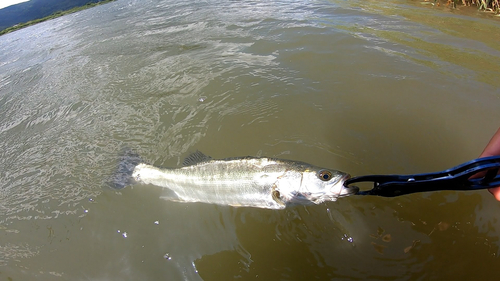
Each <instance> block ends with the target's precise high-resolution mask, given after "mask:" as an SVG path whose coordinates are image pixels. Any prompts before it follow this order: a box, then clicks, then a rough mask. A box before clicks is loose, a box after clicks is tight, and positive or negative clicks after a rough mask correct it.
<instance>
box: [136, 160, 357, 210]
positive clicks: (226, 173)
mask: <svg viewBox="0 0 500 281" xmlns="http://www.w3.org/2000/svg"><path fill="white" fill-rule="evenodd" d="M185 162H186V163H185V164H187V166H184V167H182V168H176V169H170V168H158V167H154V166H151V165H147V164H144V163H141V164H138V165H137V166H135V168H134V169H133V172H132V177H133V178H134V180H135V181H137V182H139V183H144V184H151V185H155V186H159V187H162V188H165V189H166V191H167V192H166V193H167V195H165V199H167V200H171V201H178V202H204V203H211V204H218V205H230V206H247V207H257V208H266V209H284V208H285V207H286V206H289V205H294V204H301V205H311V204H320V203H322V202H325V201H335V200H337V198H338V197H343V196H348V195H352V194H355V193H356V192H357V191H358V189H357V188H356V187H344V186H343V183H344V181H345V180H347V179H348V178H350V176H349V174H346V173H343V172H340V171H335V170H329V169H324V168H320V167H316V166H313V165H310V164H307V163H303V162H297V161H290V160H282V159H274V158H254V157H242V158H230V159H222V160H212V159H211V158H210V157H207V156H205V155H203V154H202V153H201V152H196V153H194V154H193V155H191V156H190V157H188V158H187V161H185Z"/></svg>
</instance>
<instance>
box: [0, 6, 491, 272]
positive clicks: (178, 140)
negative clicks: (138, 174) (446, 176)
mask: <svg viewBox="0 0 500 281" xmlns="http://www.w3.org/2000/svg"><path fill="white" fill-rule="evenodd" d="M464 26H469V27H470V28H464ZM499 26H500V25H499V24H498V22H497V21H495V20H492V19H489V18H486V19H485V18H481V17H470V16H467V15H462V14H456V13H451V12H446V11H442V10H438V9H428V8H427V7H424V8H422V7H421V6H419V5H417V3H415V2H414V1H403V0H394V1H385V2H384V3H381V2H380V1H349V2H345V1H271V2H266V3H263V2H258V1H244V2H234V1H222V2H221V1H217V2H214V1H209V2H203V3H201V2H200V3H190V2H183V1H180V2H179V1H177V2H173V1H168V0H166V1H134V0H121V1H116V2H114V3H110V4H107V5H102V6H99V7H96V8H93V9H90V10H87V11H82V12H79V13H76V14H72V15H68V16H65V17H61V18H58V19H55V20H52V21H49V22H45V23H42V24H39V25H36V26H32V27H29V28H26V29H23V30H20V31H17V32H14V33H11V34H7V35H5V36H2V37H0V120H1V121H0V151H1V157H0V178H1V179H2V180H1V182H0V233H1V234H2V240H1V242H0V278H3V279H8V280H9V278H10V279H11V280H25V279H37V280H54V279H60V280H75V279H76V280H80V279H92V280H95V279H97V280H99V279H106V280H110V279H111V280H139V279H140V280H158V279H167V280H197V279H203V280H221V279H231V278H242V279H255V278H260V279H269V280H275V279H284V280H302V279H314V278H317V279H345V280H348V279H443V278H459V279H463V278H466V277H476V276H478V277H483V276H484V277H485V278H487V277H489V279H491V277H492V276H494V275H495V274H496V273H495V272H491V271H490V270H489V269H490V268H491V267H493V266H495V265H496V263H497V262H498V254H499V239H498V237H499V233H498V229H499V225H498V220H497V214H498V213H499V212H500V205H499V204H498V203H497V202H496V201H494V200H493V198H492V197H490V196H489V194H488V193H487V192H462V193H456V192H438V193H431V194H411V195H407V196H403V197H401V198H377V197H369V196H364V197H362V196H353V197H349V198H342V199H341V200H338V201H337V202H330V203H325V204H322V205H319V206H308V207H296V208H291V209H287V210H283V211H273V210H260V209H253V208H233V207H224V206H214V205H208V204H181V203H175V202H166V201H163V200H161V199H159V196H160V194H161V190H159V189H155V188H153V187H150V186H130V187H127V188H125V189H122V190H119V191H117V190H112V189H110V188H109V187H108V185H107V182H108V180H109V178H110V176H111V175H112V174H113V173H114V170H115V169H116V165H117V162H118V161H119V154H120V151H122V150H123V149H124V148H130V149H132V150H134V151H137V152H138V153H139V155H140V157H141V158H142V159H144V161H146V162H148V163H151V164H154V165H158V166H168V167H175V166H178V165H180V164H181V163H182V160H183V158H184V157H185V156H187V155H188V154H189V153H190V152H193V151H195V150H200V151H203V152H204V153H206V154H207V155H210V156H212V157H214V158H225V157H235V156H246V155H250V156H271V157H280V158H286V159H292V160H300V161H305V162H308V163H314V164H315V165H318V166H324V167H331V168H333V169H338V170H343V171H347V172H350V173H351V174H353V175H362V174H374V173H375V174H379V173H380V174H387V173H393V174H397V173H407V174H409V173H420V172H432V171H439V170H443V169H446V168H449V167H453V166H456V165H457V164H459V163H462V162H465V161H467V160H470V159H472V158H475V157H476V156H477V155H479V153H480V152H481V150H482V148H483V147H484V145H485V144H486V143H487V141H488V140H489V138H490V137H491V135H492V133H493V132H494V131H495V130H496V128H497V127H498V122H497V120H500V113H499V112H498V107H499V106H500V104H499V103H500V101H499V99H498V95H499V94H500V93H499V91H498V89H497V88H498V79H495V78H496V76H497V74H498V73H499V72H500V69H498V65H500V63H499V61H498V57H499V49H498V44H497V43H498V38H497V37H494V36H490V35H489V33H487V32H471V30H477V31H482V30H488V31H491V34H498V32H495V30H497V29H498V28H499ZM236 188H237V187H236Z"/></svg>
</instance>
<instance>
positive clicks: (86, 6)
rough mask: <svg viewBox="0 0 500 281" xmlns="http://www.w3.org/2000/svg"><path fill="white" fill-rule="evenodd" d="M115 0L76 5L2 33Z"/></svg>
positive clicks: (17, 25)
mask: <svg viewBox="0 0 500 281" xmlns="http://www.w3.org/2000/svg"><path fill="white" fill-rule="evenodd" d="M113 1H116V0H103V1H100V2H97V3H87V4H86V5H84V6H80V7H75V8H73V9H69V10H66V11H58V12H55V13H53V14H52V15H50V16H47V17H44V18H40V19H36V20H31V21H28V22H24V23H20V24H16V25H14V26H12V27H9V28H6V29H4V30H2V31H0V35H4V34H7V33H10V32H13V31H16V30H19V29H21V28H25V27H28V26H31V25H34V24H37V23H40V22H44V21H48V20H51V19H55V18H58V17H62V16H64V15H68V14H72V13H76V12H78V11H81V10H85V9H88V8H92V7H95V6H97V5H102V4H106V3H109V2H113Z"/></svg>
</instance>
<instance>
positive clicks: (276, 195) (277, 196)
mask: <svg viewBox="0 0 500 281" xmlns="http://www.w3.org/2000/svg"><path fill="white" fill-rule="evenodd" d="M271 197H272V198H273V200H274V201H275V202H276V203H278V205H280V206H283V207H285V202H283V200H282V199H281V194H280V192H279V191H278V190H277V186H276V185H275V184H274V185H273V189H272V191H271Z"/></svg>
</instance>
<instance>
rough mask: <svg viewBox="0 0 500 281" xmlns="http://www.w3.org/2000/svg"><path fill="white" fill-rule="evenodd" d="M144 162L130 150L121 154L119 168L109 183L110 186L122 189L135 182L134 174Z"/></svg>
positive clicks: (125, 150) (124, 150)
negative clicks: (136, 168) (137, 167)
mask: <svg viewBox="0 0 500 281" xmlns="http://www.w3.org/2000/svg"><path fill="white" fill-rule="evenodd" d="M141 162H142V159H141V157H139V155H138V154H137V153H135V152H134V151H132V150H131V149H129V148H125V149H123V150H122V152H121V153H120V158H119V161H118V167H117V169H116V170H115V173H114V174H113V175H112V176H111V178H110V180H109V181H108V185H109V186H110V187H111V188H114V189H122V188H124V187H126V186H128V185H131V184H132V183H133V182H134V179H133V178H132V173H133V172H134V169H135V167H136V166H137V165H139V164H140V163H141Z"/></svg>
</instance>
